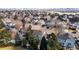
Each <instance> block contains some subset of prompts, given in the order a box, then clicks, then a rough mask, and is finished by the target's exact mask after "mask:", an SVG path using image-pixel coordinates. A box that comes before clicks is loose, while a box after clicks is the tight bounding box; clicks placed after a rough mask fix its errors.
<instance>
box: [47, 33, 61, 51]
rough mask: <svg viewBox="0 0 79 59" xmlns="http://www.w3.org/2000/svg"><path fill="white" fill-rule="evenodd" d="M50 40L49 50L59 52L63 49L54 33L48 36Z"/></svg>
mask: <svg viewBox="0 0 79 59" xmlns="http://www.w3.org/2000/svg"><path fill="white" fill-rule="evenodd" d="M47 38H48V45H47V47H48V50H59V49H61V46H60V44H59V42H58V40H57V37H56V35H55V34H54V33H51V34H49V35H48V36H47Z"/></svg>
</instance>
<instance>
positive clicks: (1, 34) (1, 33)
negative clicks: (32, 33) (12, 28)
mask: <svg viewBox="0 0 79 59" xmlns="http://www.w3.org/2000/svg"><path fill="white" fill-rule="evenodd" d="M10 35H11V33H10V32H9V31H8V30H6V29H5V28H2V29H0V39H1V40H2V39H4V40H5V41H4V42H5V44H7V41H8V40H9V39H10V38H11V36H10Z"/></svg>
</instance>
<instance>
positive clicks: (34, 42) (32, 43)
mask: <svg viewBox="0 0 79 59" xmlns="http://www.w3.org/2000/svg"><path fill="white" fill-rule="evenodd" d="M25 41H26V42H25V43H26V44H27V42H28V43H29V45H30V46H29V49H32V50H37V49H38V43H39V40H38V38H36V37H35V36H34V35H33V31H32V30H31V29H30V28H29V29H28V30H27V35H26V38H25Z"/></svg>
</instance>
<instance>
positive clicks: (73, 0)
mask: <svg viewBox="0 0 79 59" xmlns="http://www.w3.org/2000/svg"><path fill="white" fill-rule="evenodd" d="M78 7H79V0H0V8H78Z"/></svg>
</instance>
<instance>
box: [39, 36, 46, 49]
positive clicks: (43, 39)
mask: <svg viewBox="0 0 79 59" xmlns="http://www.w3.org/2000/svg"><path fill="white" fill-rule="evenodd" d="M40 50H47V40H46V38H45V37H44V36H43V38H42V40H41V44H40Z"/></svg>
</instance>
